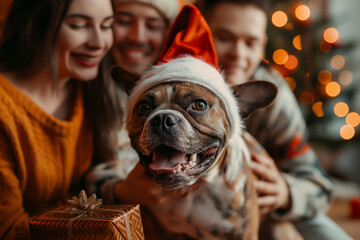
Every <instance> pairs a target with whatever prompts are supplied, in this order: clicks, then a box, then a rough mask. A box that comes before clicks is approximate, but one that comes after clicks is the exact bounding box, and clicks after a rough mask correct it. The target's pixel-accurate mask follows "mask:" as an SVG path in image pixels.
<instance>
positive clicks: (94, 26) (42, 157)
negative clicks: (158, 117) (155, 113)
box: [0, 0, 120, 239]
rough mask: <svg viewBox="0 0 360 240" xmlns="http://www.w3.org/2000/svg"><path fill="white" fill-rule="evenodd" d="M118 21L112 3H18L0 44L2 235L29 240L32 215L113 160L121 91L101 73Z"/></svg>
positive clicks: (79, 0)
mask: <svg viewBox="0 0 360 240" xmlns="http://www.w3.org/2000/svg"><path fill="white" fill-rule="evenodd" d="M112 23H113V6H112V3H111V1H110V0H107V1H104V0H73V1H72V0H36V1H28V0H14V2H13V6H12V8H11V10H10V12H9V16H8V19H7V23H6V25H5V28H4V32H3V35H2V39H1V41H0V189H1V195H0V203H1V204H0V238H2V239H14V238H17V239H18V238H28V237H29V230H28V223H27V221H28V219H29V217H31V216H33V215H38V214H40V213H41V212H43V211H46V210H49V209H51V208H53V207H55V206H57V205H59V204H63V202H62V200H66V199H67V197H68V196H69V194H75V193H76V191H77V190H78V189H77V188H79V181H80V180H81V179H82V177H83V176H84V174H85V172H86V171H87V170H88V168H89V167H90V166H91V164H92V160H93V159H94V157H95V158H97V159H100V160H105V159H109V158H112V157H113V156H114V153H113V151H112V149H113V148H112V145H111V144H109V143H113V144H115V141H114V136H112V135H111V134H110V130H112V129H113V128H115V127H117V126H116V124H117V123H119V122H120V121H118V120H117V118H118V113H117V112H116V111H117V109H118V106H117V104H116V101H115V100H116V95H115V92H110V91H115V88H111V86H110V85H109V84H111V82H106V81H102V78H101V77H100V76H99V75H100V74H102V71H99V66H100V62H101V60H102V59H103V57H104V56H105V54H106V53H107V51H108V50H109V49H110V47H111V46H112V42H113V34H112ZM95 78H96V80H95V81H90V80H93V79H95ZM100 129H101V130H102V131H101V132H100V131H99V130H100ZM112 132H116V131H112ZM94 143H95V144H94ZM73 190H74V191H75V192H73Z"/></svg>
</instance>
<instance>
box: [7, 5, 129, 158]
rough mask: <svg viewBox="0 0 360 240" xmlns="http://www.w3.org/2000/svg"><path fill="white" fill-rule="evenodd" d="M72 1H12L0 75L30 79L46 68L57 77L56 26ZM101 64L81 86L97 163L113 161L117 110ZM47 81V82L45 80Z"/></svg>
mask: <svg viewBox="0 0 360 240" xmlns="http://www.w3.org/2000/svg"><path fill="white" fill-rule="evenodd" d="M72 1H73V0H14V1H13V5H12V7H11V9H10V12H9V14H8V18H7V20H6V24H5V27H4V31H3V33H2V35H1V39H0V72H12V73H15V74H16V75H18V76H24V77H27V76H31V75H32V74H35V73H37V72H38V71H40V70H41V69H42V68H44V67H49V68H50V69H51V71H52V77H53V79H52V80H54V79H56V77H57V76H58V67H57V66H58V63H57V58H56V46H57V39H58V34H59V29H60V26H61V24H62V22H63V20H64V18H65V15H66V13H67V11H68V9H69V7H70V5H71V3H72ZM109 72H110V69H109V65H108V64H104V60H103V61H102V62H101V64H100V66H99V74H98V76H97V78H96V79H95V80H92V81H89V82H86V83H83V85H84V88H83V90H84V107H85V114H86V117H87V119H89V121H90V122H91V126H92V129H94V142H95V155H94V157H95V158H96V159H98V161H106V160H112V159H114V158H115V148H116V143H117V141H116V133H117V129H118V128H120V124H121V121H120V120H121V118H120V116H121V114H122V112H121V108H120V104H119V102H118V98H117V93H116V87H115V83H113V81H112V79H111V77H110V73H109ZM49 81H51V79H49Z"/></svg>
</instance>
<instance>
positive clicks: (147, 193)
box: [115, 163, 180, 205]
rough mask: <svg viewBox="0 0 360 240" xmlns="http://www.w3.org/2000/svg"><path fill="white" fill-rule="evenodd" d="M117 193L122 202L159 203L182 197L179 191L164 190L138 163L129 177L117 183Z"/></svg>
mask: <svg viewBox="0 0 360 240" xmlns="http://www.w3.org/2000/svg"><path fill="white" fill-rule="evenodd" d="M115 195H116V197H117V198H118V199H119V200H120V202H122V203H137V204H142V205H157V204H161V203H164V202H166V201H168V200H170V199H174V198H177V197H180V196H179V194H178V193H172V192H167V191H164V189H163V188H162V187H161V185H159V184H156V183H155V182H154V179H153V178H151V177H149V176H148V175H147V174H146V172H145V169H144V168H143V167H142V166H141V164H140V163H138V164H137V165H136V166H135V168H134V169H133V170H132V171H131V172H130V173H129V175H128V177H127V178H126V179H125V180H124V181H122V182H120V183H119V184H117V185H116V187H115Z"/></svg>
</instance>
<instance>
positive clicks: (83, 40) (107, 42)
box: [57, 0, 114, 81]
mask: <svg viewBox="0 0 360 240" xmlns="http://www.w3.org/2000/svg"><path fill="white" fill-rule="evenodd" d="M113 15H114V13H113V8H112V5H111V2H110V0H74V1H73V2H72V4H71V5H70V8H69V10H68V12H67V14H66V16H65V18H64V21H63V22H62V24H61V26H60V31H59V36H58V43H57V60H58V67H59V77H60V79H64V78H65V79H69V78H73V79H76V80H82V81H87V80H92V79H94V78H95V77H96V76H97V74H98V70H99V63H100V61H101V60H102V58H103V57H104V55H105V54H106V52H107V51H108V50H109V49H110V48H111V46H112V43H113V33H112V23H113V21H114V18H113Z"/></svg>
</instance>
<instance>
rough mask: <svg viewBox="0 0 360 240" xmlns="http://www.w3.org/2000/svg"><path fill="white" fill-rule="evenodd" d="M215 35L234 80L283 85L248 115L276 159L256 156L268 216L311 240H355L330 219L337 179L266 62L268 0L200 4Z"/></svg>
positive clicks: (210, 0) (285, 87)
mask: <svg viewBox="0 0 360 240" xmlns="http://www.w3.org/2000/svg"><path fill="white" fill-rule="evenodd" d="M199 7H200V9H201V10H202V13H203V15H204V16H205V18H206V20H207V22H208V24H209V27H210V29H211V31H212V33H213V38H214V44H215V48H216V51H217V54H218V58H219V63H220V66H221V68H222V70H223V71H224V73H225V75H226V80H227V81H228V82H229V84H239V83H243V82H246V81H249V80H252V79H261V80H267V81H270V82H272V83H274V84H275V85H277V87H278V90H279V91H278V97H277V98H276V99H275V101H274V103H273V104H272V105H271V106H269V107H267V108H265V109H261V110H258V111H255V112H254V113H253V114H252V115H251V116H250V117H249V118H248V119H246V120H245V121H246V128H247V129H248V131H249V132H250V133H251V134H253V135H254V136H255V138H256V139H257V140H258V141H259V142H260V143H261V144H262V145H263V146H264V147H265V148H266V149H267V151H268V152H269V153H270V156H271V157H272V158H273V159H270V158H269V159H267V158H264V157H259V156H254V161H253V162H252V169H253V171H254V172H255V173H256V174H257V175H258V177H259V179H260V180H259V181H257V182H256V188H257V191H258V193H259V196H260V197H259V199H258V203H259V207H260V211H261V213H262V214H268V213H270V214H271V216H272V217H274V218H277V219H284V220H285V219H286V220H291V221H293V222H294V224H295V226H296V227H297V228H298V230H299V232H300V233H301V234H302V235H303V237H304V238H305V239H350V237H348V236H347V235H346V233H344V232H343V231H342V229H340V228H339V227H338V226H336V224H335V223H333V222H332V221H331V220H330V219H329V218H327V217H326V215H325V214H324V212H325V211H326V209H327V207H328V203H329V199H330V194H331V182H330V180H329V178H328V177H327V176H326V175H325V173H324V172H323V171H322V169H321V168H320V166H319V163H318V161H317V159H316V156H315V154H314V152H313V151H312V149H311V148H310V146H309V144H308V142H307V141H306V139H305V137H304V134H305V130H306V129H305V122H304V120H303V117H302V115H301V111H300V109H299V107H298V105H297V102H296V99H295V97H294V95H293V93H292V91H291V90H290V88H289V87H288V85H287V83H286V81H285V80H284V79H283V78H282V77H281V76H280V75H279V74H278V73H277V72H276V71H275V70H272V69H270V68H269V67H267V66H263V64H262V63H261V62H262V56H263V53H264V50H265V47H266V42H267V35H266V28H267V13H266V11H267V9H268V8H269V6H268V3H267V2H266V1H264V0H225V1H220V0H218V1H216V0H204V1H203V2H202V4H199Z"/></svg>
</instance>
